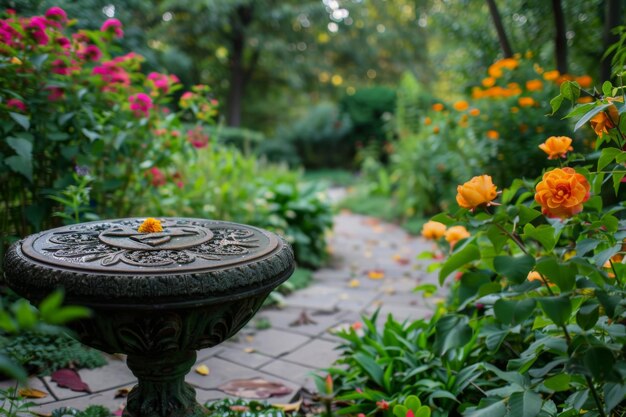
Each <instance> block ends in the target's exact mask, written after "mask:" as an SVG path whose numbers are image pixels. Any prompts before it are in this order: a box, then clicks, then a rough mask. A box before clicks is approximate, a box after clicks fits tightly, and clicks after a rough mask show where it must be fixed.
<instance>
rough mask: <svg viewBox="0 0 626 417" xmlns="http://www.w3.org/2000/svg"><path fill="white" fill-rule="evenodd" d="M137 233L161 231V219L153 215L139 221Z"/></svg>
mask: <svg viewBox="0 0 626 417" xmlns="http://www.w3.org/2000/svg"><path fill="white" fill-rule="evenodd" d="M137 231H138V232H139V233H158V232H162V231H163V226H161V221H160V220H157V219H155V218H153V217H148V218H147V219H146V220H144V221H143V223H141V226H139V228H138V229H137Z"/></svg>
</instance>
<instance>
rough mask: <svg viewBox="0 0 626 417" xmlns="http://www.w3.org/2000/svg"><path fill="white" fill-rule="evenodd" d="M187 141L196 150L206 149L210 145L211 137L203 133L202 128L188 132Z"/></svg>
mask: <svg viewBox="0 0 626 417" xmlns="http://www.w3.org/2000/svg"><path fill="white" fill-rule="evenodd" d="M187 140H188V141H189V143H191V146H193V147H194V148H196V149H201V148H205V147H206V146H207V145H208V144H209V135H207V134H205V133H203V132H202V128H201V127H200V126H196V127H195V128H194V129H193V130H188V131H187Z"/></svg>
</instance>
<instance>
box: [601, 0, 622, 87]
mask: <svg viewBox="0 0 626 417" xmlns="http://www.w3.org/2000/svg"><path fill="white" fill-rule="evenodd" d="M623 2H624V1H623V0H605V1H604V28H603V30H602V45H603V46H604V50H605V51H606V50H607V49H608V48H609V46H611V45H612V44H614V43H615V42H617V41H618V39H619V36H618V35H617V34H616V33H613V29H615V27H617V26H618V25H620V24H621V23H623V15H622V3H623ZM612 56H613V54H610V55H609V56H606V57H604V59H603V60H602V66H601V69H600V79H601V80H602V81H608V80H610V79H611V58H612Z"/></svg>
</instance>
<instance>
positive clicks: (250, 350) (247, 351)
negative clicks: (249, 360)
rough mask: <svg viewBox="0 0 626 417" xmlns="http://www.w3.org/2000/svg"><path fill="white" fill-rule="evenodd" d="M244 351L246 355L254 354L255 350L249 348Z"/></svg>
mask: <svg viewBox="0 0 626 417" xmlns="http://www.w3.org/2000/svg"><path fill="white" fill-rule="evenodd" d="M243 351H244V352H246V353H254V351H255V350H254V348H251V347H248V348H245V349H244V350H243Z"/></svg>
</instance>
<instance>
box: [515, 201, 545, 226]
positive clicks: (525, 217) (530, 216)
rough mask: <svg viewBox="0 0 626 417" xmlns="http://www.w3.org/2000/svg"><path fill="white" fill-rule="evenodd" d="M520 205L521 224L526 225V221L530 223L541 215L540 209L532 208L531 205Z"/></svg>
mask: <svg viewBox="0 0 626 417" xmlns="http://www.w3.org/2000/svg"><path fill="white" fill-rule="evenodd" d="M518 207H519V224H520V226H524V225H525V224H526V223H530V222H532V221H533V220H535V219H536V218H537V217H539V216H541V212H540V211H539V210H535V209H531V208H529V207H526V206H523V205H520V206H518Z"/></svg>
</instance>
